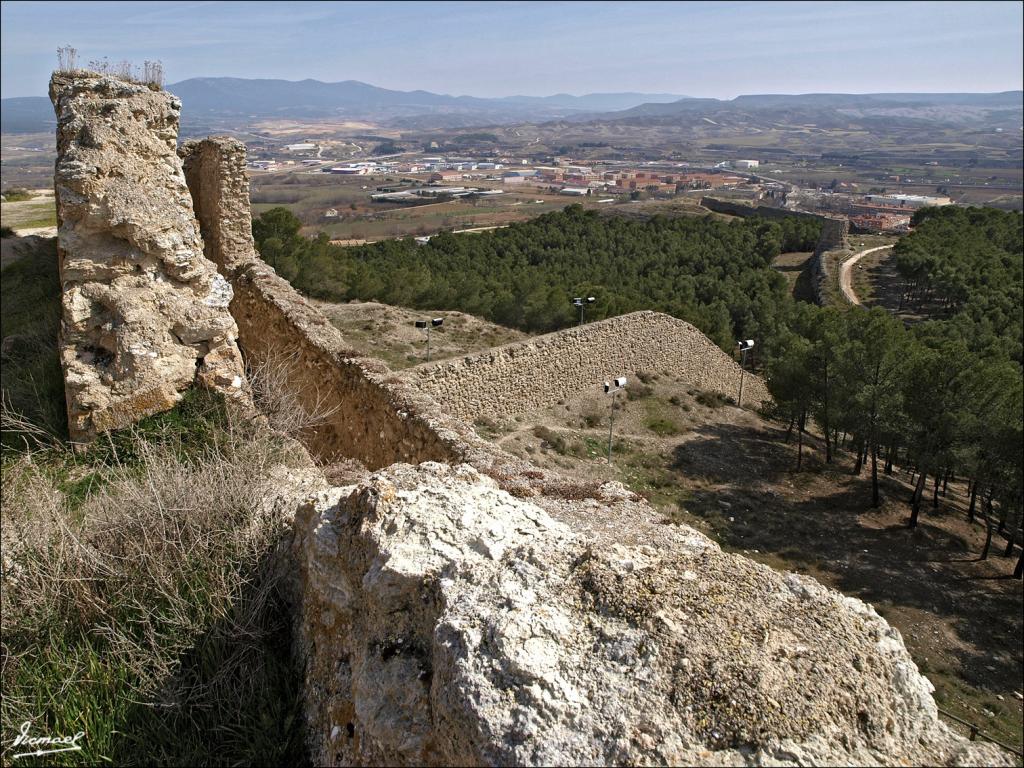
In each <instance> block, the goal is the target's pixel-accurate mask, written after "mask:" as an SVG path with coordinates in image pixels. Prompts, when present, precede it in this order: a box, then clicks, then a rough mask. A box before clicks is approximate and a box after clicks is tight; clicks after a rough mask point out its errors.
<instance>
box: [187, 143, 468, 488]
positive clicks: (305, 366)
mask: <svg viewBox="0 0 1024 768" xmlns="http://www.w3.org/2000/svg"><path fill="white" fill-rule="evenodd" d="M180 153H181V155H182V158H183V159H184V167H185V175H186V178H187V180H188V187H189V190H190V191H191V193H192V199H193V203H194V205H195V210H196V215H197V216H198V218H199V223H200V227H201V229H202V233H203V237H204V240H205V243H206V255H207V256H208V258H209V259H210V260H211V261H213V262H215V263H216V264H217V265H218V267H219V268H220V269H221V272H222V273H223V274H224V276H225V277H226V278H227V279H228V281H229V282H230V283H231V285H232V287H233V289H234V298H233V299H232V300H231V314H232V315H233V316H234V318H235V321H236V322H237V323H238V334H239V336H238V340H239V346H240V347H241V349H242V351H243V353H244V354H245V355H246V357H247V359H248V360H249V362H250V363H259V362H261V361H266V360H273V361H276V363H275V364H276V365H279V366H281V367H282V370H283V372H284V376H285V379H286V382H287V387H288V389H289V390H290V391H291V393H292V394H293V395H294V396H296V397H297V398H298V400H299V401H300V402H301V403H302V404H303V406H304V407H305V408H306V410H307V411H309V412H311V413H314V414H317V413H319V414H323V415H324V418H323V421H322V423H320V424H319V425H317V426H315V427H313V428H311V429H310V430H309V432H308V434H306V435H305V436H304V438H303V441H304V442H305V443H306V446H307V448H308V449H309V450H310V451H312V452H313V453H314V454H315V455H317V456H318V457H320V458H321V459H325V460H331V459H335V458H352V459H357V460H358V461H361V462H363V463H364V464H366V465H367V466H368V467H370V468H371V469H376V468H379V467H383V466H387V465H388V464H391V463H393V462H396V461H406V462H412V463H416V462H420V461H427V460H433V461H450V460H454V459H455V458H456V457H459V456H463V455H464V454H465V453H466V450H465V446H463V445H462V443H461V441H460V440H458V439H455V438H453V437H452V435H451V434H450V433H449V435H448V437H447V438H442V437H441V436H439V434H438V430H439V429H440V427H437V426H434V425H433V424H432V421H431V418H432V416H431V415H430V414H431V412H432V411H436V406H434V405H433V404H432V403H421V402H417V400H416V397H415V394H414V393H412V392H409V391H406V387H404V386H403V385H401V383H400V382H399V383H389V382H388V379H389V378H390V371H389V369H388V368H387V366H385V365H383V364H382V363H378V362H377V361H374V360H370V359H366V358H360V356H359V353H357V352H355V351H353V350H352V349H350V348H349V347H348V345H347V344H346V343H345V341H344V339H343V338H342V336H341V333H340V332H339V331H338V330H337V329H336V328H334V326H332V325H331V324H330V322H329V321H328V320H327V319H326V318H325V317H324V316H323V315H322V314H320V313H319V312H317V311H316V309H314V308H313V307H312V306H311V305H310V304H309V303H308V302H307V301H306V300H305V299H304V298H303V297H302V296H301V295H299V293H298V292H297V291H296V290H295V289H294V288H292V286H291V285H289V283H288V282H287V281H286V280H284V279H283V278H281V277H279V276H278V275H277V274H276V273H275V272H274V270H273V269H272V268H271V267H270V266H269V265H267V264H266V263H264V262H263V261H262V260H261V259H260V258H259V257H258V256H257V255H256V251H255V249H254V246H253V239H252V218H251V213H250V209H249V182H248V178H247V177H246V173H245V145H244V144H242V143H241V142H239V141H236V140H234V139H231V138H227V137H215V138H210V139H204V140H202V141H194V142H188V143H186V144H185V145H184V146H183V147H182V148H181V150H180Z"/></svg>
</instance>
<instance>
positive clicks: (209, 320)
mask: <svg viewBox="0 0 1024 768" xmlns="http://www.w3.org/2000/svg"><path fill="white" fill-rule="evenodd" d="M50 98H51V100H52V101H53V105H54V109H55V110H56V113H57V163H56V168H55V174H54V186H55V191H56V200H57V221H58V226H59V230H58V245H57V250H58V255H59V259H60V278H61V283H62V288H63V292H62V321H61V338H60V355H61V365H62V367H63V369H64V379H65V393H66V398H67V409H68V430H69V433H70V435H71V438H72V440H75V441H79V442H83V441H89V440H91V439H93V438H94V437H95V436H96V435H97V434H98V433H100V432H104V431H106V430H110V429H119V428H121V427H125V426H127V425H129V424H131V423H133V422H135V421H136V420H138V419H139V418H142V417H143V416H147V415H150V414H153V413H158V412H160V411H163V410H166V409H169V408H171V407H173V406H174V404H175V403H177V402H178V401H179V400H180V399H181V397H182V394H183V392H184V391H185V390H187V389H188V388H189V387H191V386H193V385H195V384H198V385H201V386H205V387H210V388H214V389H219V390H222V391H224V392H226V393H228V394H230V395H232V396H238V397H242V398H244V397H245V395H244V392H245V387H244V372H243V368H242V359H241V356H240V354H239V351H238V347H237V345H236V343H235V339H236V337H237V328H236V326H235V322H234V320H233V319H232V317H231V314H230V312H229V311H228V304H229V302H230V301H231V297H232V290H231V286H230V284H229V283H228V282H227V281H226V280H225V279H224V278H223V277H221V276H220V275H219V274H218V273H217V270H216V268H215V267H214V265H213V264H212V263H211V262H210V261H208V260H207V259H206V258H205V257H204V256H203V242H202V239H201V237H200V235H199V228H198V225H197V223H196V220H195V215H194V213H193V209H192V198H191V196H190V195H189V191H188V188H187V186H186V184H185V176H184V173H183V172H182V167H181V161H180V160H179V158H178V155H177V151H176V150H177V138H178V119H179V114H180V110H181V102H180V101H179V100H178V99H177V97H175V96H173V95H172V94H169V93H166V92H164V91H160V90H153V89H151V88H150V87H149V86H146V85H142V84H137V83H131V82H125V81H123V80H120V79H117V78H112V77H108V76H103V75H98V74H93V73H87V72H74V73H54V75H53V77H52V79H51V80H50Z"/></svg>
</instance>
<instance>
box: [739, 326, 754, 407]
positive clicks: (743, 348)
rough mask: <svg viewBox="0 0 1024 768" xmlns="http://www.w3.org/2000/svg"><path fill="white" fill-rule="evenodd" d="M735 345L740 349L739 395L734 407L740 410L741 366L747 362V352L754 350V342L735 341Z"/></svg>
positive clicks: (741, 404)
mask: <svg viewBox="0 0 1024 768" xmlns="http://www.w3.org/2000/svg"><path fill="white" fill-rule="evenodd" d="M736 345H737V346H738V347H739V349H740V395H739V397H738V398H737V399H736V407H737V408H742V407H743V371H744V368H743V365H744V363H746V362H747V352H749V351H750V350H752V349H753V348H754V340H753V339H745V340H743V341H737V342H736Z"/></svg>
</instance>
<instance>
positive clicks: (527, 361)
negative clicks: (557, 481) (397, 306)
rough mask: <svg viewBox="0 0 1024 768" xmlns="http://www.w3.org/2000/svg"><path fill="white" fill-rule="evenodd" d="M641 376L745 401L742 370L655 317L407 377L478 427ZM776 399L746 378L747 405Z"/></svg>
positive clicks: (681, 325) (572, 332)
mask: <svg viewBox="0 0 1024 768" xmlns="http://www.w3.org/2000/svg"><path fill="white" fill-rule="evenodd" d="M637 371H649V372H655V373H660V372H662V371H665V372H667V373H669V374H671V375H674V376H679V377H680V378H682V379H683V380H684V381H687V382H690V383H692V386H694V387H696V388H698V389H706V390H711V391H714V392H721V393H722V394H724V395H728V396H730V397H733V398H737V397H738V396H739V386H740V367H739V365H737V364H736V363H735V362H734V361H733V360H732V359H731V358H730V357H729V356H728V355H727V354H726V353H725V352H723V351H722V350H721V349H719V348H718V347H717V346H716V345H715V344H713V343H712V342H711V340H710V339H708V337H707V336H705V335H704V334H703V333H701V332H700V331H698V330H697V329H696V328H694V327H693V326H692V325H690V324H689V323H686V322H684V321H682V320H678V319H676V318H674V317H671V316H669V315H665V314H662V313H660V312H649V311H645V312H634V313H632V314H628V315H622V316H620V317H613V318H610V319H608V320H602V321H599V322H596V323H589V324H587V325H584V326H582V327H579V328H572V329H569V330H565V331H558V332H556V333H550V334H547V335H546V336H538V337H536V338H533V339H530V340H528V341H523V342H517V343H514V344H507V345H505V346H503V347H497V348H495V349H491V350H488V351H486V352H479V353H475V354H472V355H466V356H465V357H458V358H454V359H449V360H440V361H437V362H431V363H424V364H422V365H418V366H416V367H414V368H410V369H408V370H406V371H403V372H402V375H403V377H405V378H406V379H408V380H409V381H410V382H412V383H414V384H415V386H416V387H417V388H420V389H422V390H423V391H425V392H426V393H427V394H429V395H431V396H432V397H433V398H434V399H435V400H437V402H438V403H439V404H440V405H441V407H442V408H443V409H444V410H445V411H447V412H448V413H451V414H453V415H455V416H457V417H459V418H461V419H465V420H467V421H473V420H474V419H476V418H478V417H480V416H513V415H515V414H519V413H528V412H530V411H534V410H538V409H540V408H546V407H548V406H550V405H554V404H555V403H557V402H558V401H559V400H565V399H568V398H571V397H573V396H574V395H577V394H579V393H580V392H583V391H585V390H587V389H593V388H596V387H600V386H601V384H602V382H604V381H605V380H608V379H612V378H614V377H616V376H623V375H625V376H629V377H632V376H635V375H636V372H637ZM769 399H770V396H769V394H768V390H767V387H765V385H764V382H763V381H762V380H761V379H760V378H758V377H757V376H754V375H752V374H750V373H745V374H744V383H743V404H744V405H747V406H756V405H759V404H760V403H761V402H763V401H765V400H769Z"/></svg>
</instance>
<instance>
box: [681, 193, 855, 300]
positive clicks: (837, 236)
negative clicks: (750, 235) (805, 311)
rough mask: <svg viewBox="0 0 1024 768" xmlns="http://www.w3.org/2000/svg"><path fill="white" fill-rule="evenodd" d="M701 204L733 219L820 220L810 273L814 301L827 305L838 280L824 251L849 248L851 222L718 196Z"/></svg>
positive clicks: (819, 214)
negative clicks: (831, 286)
mask: <svg viewBox="0 0 1024 768" xmlns="http://www.w3.org/2000/svg"><path fill="white" fill-rule="evenodd" d="M700 204H701V205H702V206H704V207H705V208H707V209H708V210H710V211H715V212H717V213H728V214H731V215H733V216H743V217H747V216H764V217H766V218H769V219H779V218H783V217H785V216H797V217H800V218H805V219H817V220H818V221H820V222H821V236H820V237H819V238H818V245H817V246H816V247H815V249H814V254H813V255H812V256H811V259H810V262H809V263H808V266H807V268H808V269H810V271H811V285H812V286H813V287H814V297H815V301H817V303H818V304H821V305H825V304H827V303H828V294H829V285H830V283H831V281H833V280H834V279H835V277H834V276H833V275H831V274H830V269H829V265H828V260H827V259H826V258H825V252H826V251H831V250H834V249H843V248H846V247H847V245H848V243H847V239H848V238H849V235H850V221H849V219H847V218H845V217H842V216H829V215H827V214H823V213H810V212H809V211H794V210H790V209H787V208H772V207H771V206H767V205H747V204H746V203H742V202H738V201H736V200H720V199H718V198H715V197H702V198H701V199H700Z"/></svg>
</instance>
